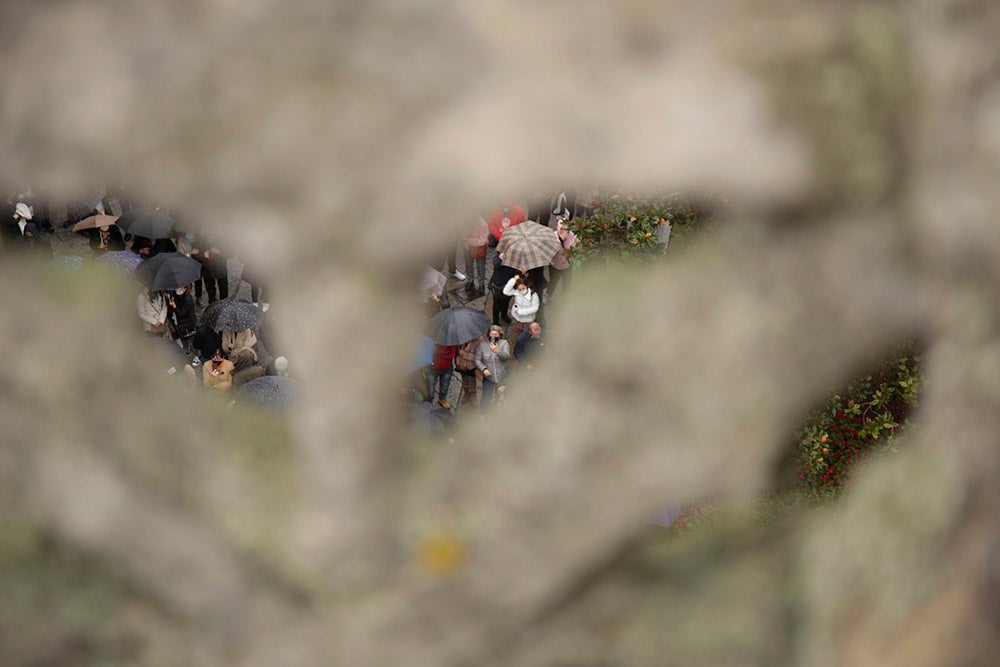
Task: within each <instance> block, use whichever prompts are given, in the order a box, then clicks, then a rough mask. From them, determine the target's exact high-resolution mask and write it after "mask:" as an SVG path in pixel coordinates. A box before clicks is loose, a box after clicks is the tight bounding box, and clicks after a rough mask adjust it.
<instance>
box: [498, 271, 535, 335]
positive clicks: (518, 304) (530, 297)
mask: <svg viewBox="0 0 1000 667" xmlns="http://www.w3.org/2000/svg"><path fill="white" fill-rule="evenodd" d="M515 282H517V276H514V277H513V278H511V279H510V280H508V281H507V284H506V285H504V286H503V293H504V294H506V295H507V296H512V297H514V305H513V307H512V308H511V310H510V314H511V317H513V318H514V319H515V320H517V321H518V322H520V323H521V324H527V323H529V322H534V321H535V313H537V312H538V293H537V292H535V291H534V290H532V289H526V290H524V291H523V292H521V291H518V290H516V289H514V283H515Z"/></svg>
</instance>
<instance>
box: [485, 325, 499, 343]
mask: <svg viewBox="0 0 1000 667" xmlns="http://www.w3.org/2000/svg"><path fill="white" fill-rule="evenodd" d="M486 335H487V338H489V341H490V342H491V343H497V342H499V341H500V339H501V338H503V328H501V327H499V326H497V325H496V324H494V325H493V326H491V327H490V330H489V331H488V332H487V334H486Z"/></svg>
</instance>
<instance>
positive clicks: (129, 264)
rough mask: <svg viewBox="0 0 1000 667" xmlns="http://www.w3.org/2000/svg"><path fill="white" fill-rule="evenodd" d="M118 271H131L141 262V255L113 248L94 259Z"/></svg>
mask: <svg viewBox="0 0 1000 667" xmlns="http://www.w3.org/2000/svg"><path fill="white" fill-rule="evenodd" d="M94 261H97V262H100V263H101V264H104V265H105V266H107V267H108V268H110V269H111V270H113V271H117V272H118V273H132V272H133V271H135V267H137V266H139V264H140V263H141V262H142V257H140V256H139V255H138V254H136V253H134V252H132V251H131V250H115V251H113V252H106V253H104V254H103V255H101V256H100V257H98V258H97V259H96V260H94Z"/></svg>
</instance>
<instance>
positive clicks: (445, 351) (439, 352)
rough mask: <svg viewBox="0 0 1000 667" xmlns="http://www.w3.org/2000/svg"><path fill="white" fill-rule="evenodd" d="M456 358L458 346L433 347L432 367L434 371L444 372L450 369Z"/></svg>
mask: <svg viewBox="0 0 1000 667" xmlns="http://www.w3.org/2000/svg"><path fill="white" fill-rule="evenodd" d="M457 356H458V345H435V346H434V361H433V366H434V370H436V371H444V370H448V369H449V368H451V365H452V364H453V363H455V357H457Z"/></svg>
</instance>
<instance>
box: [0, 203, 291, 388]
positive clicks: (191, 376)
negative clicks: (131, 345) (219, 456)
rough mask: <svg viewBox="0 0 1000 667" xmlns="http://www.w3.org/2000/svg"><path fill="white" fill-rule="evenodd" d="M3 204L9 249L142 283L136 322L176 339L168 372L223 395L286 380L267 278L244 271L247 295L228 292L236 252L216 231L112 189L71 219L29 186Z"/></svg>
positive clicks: (73, 208)
mask: <svg viewBox="0 0 1000 667" xmlns="http://www.w3.org/2000/svg"><path fill="white" fill-rule="evenodd" d="M4 203H5V212H4V213H3V214H0V238H2V245H0V248H2V252H3V253H5V254H6V253H18V252H22V253H27V254H30V255H33V256H35V257H39V258H42V259H46V260H49V261H52V262H55V263H57V265H59V264H58V263H59V262H60V260H67V259H71V260H75V261H74V262H73V263H70V264H69V266H71V267H73V268H74V269H75V268H79V267H80V266H82V265H83V264H85V263H89V262H93V263H95V264H104V265H106V266H107V267H109V268H111V269H113V270H116V271H119V272H121V273H124V274H129V275H131V277H133V278H134V279H135V283H136V289H137V290H138V294H137V296H136V300H135V309H136V316H137V328H139V329H141V332H142V334H143V335H145V336H147V337H149V338H151V339H162V340H163V341H164V343H165V344H169V345H171V347H170V348H166V347H164V349H168V352H169V351H170V350H173V352H169V353H170V354H172V355H177V357H176V359H177V361H176V363H173V364H172V365H171V366H170V372H171V373H173V372H177V371H180V372H181V373H182V374H183V375H184V376H185V377H186V378H187V379H188V381H189V382H190V383H191V384H192V385H196V386H203V387H205V388H206V389H209V390H213V391H219V392H228V391H231V390H235V389H238V388H239V387H241V386H242V385H244V384H246V383H249V382H252V381H253V380H255V379H258V378H261V377H264V376H266V375H273V376H281V377H287V370H288V361H287V359H286V358H285V357H282V356H278V357H275V356H273V355H271V354H270V352H269V351H268V347H267V346H266V345H265V338H266V331H267V328H268V327H267V323H266V320H265V317H264V314H265V313H266V312H267V311H268V310H269V307H270V304H268V303H267V302H264V301H262V300H261V295H262V288H261V284H260V282H259V281H257V280H256V279H254V278H252V277H251V276H250V274H249V273H248V272H247V271H246V268H245V267H244V268H243V270H242V271H241V272H240V274H239V275H240V277H239V281H240V285H241V284H242V283H246V284H247V285H248V286H249V293H250V301H246V300H239V299H235V298H230V293H231V291H232V292H235V291H237V290H235V289H234V290H231V289H230V288H231V285H230V280H231V276H230V262H229V259H230V258H229V257H228V256H227V255H226V254H225V253H224V252H223V251H222V250H221V249H220V248H219V247H218V245H217V243H216V242H215V241H214V239H213V238H211V237H210V236H208V235H206V234H203V233H199V232H198V230H196V229H190V228H189V229H185V223H184V222H179V221H178V220H175V219H174V218H173V217H171V215H170V213H169V212H168V211H167V210H166V209H164V208H162V207H156V206H142V205H140V204H139V203H137V202H133V201H129V200H127V199H126V198H125V197H124V196H121V195H117V194H115V193H113V192H109V191H108V190H103V191H102V192H101V193H99V196H98V195H91V196H90V197H89V198H87V199H86V201H85V202H84V203H83V204H82V205H80V204H79V203H77V204H71V205H65V211H66V214H65V220H56V216H54V215H53V212H52V211H53V208H52V207H51V206H50V205H49V203H48V202H47V201H46V200H45V199H44V198H42V197H39V196H38V195H37V194H36V193H34V192H32V191H31V189H29V188H23V189H21V190H19V191H18V192H16V193H10V196H8V197H6V199H5V202H4ZM188 226H189V227H190V225H188ZM57 251H61V252H57ZM240 285H237V286H236V287H237V288H238V287H239V286H240ZM234 322H235V323H238V324H235V325H233V324H232V323H234ZM181 356H183V360H181V359H180V357H181ZM199 367H200V368H201V372H200V373H199V372H198V371H197V370H196V369H198V368H199Z"/></svg>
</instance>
